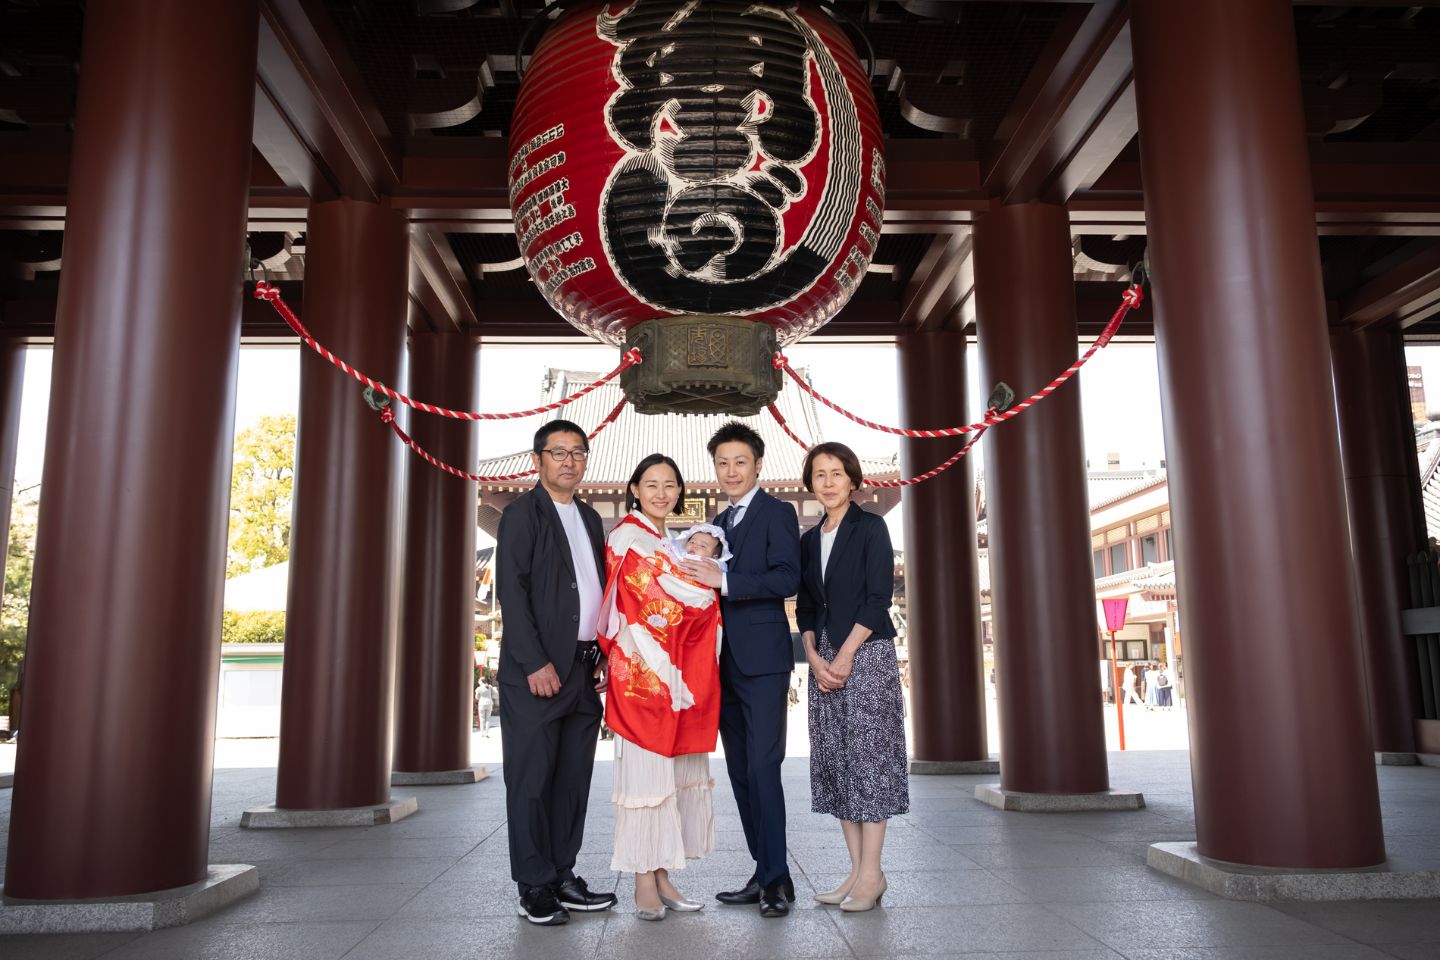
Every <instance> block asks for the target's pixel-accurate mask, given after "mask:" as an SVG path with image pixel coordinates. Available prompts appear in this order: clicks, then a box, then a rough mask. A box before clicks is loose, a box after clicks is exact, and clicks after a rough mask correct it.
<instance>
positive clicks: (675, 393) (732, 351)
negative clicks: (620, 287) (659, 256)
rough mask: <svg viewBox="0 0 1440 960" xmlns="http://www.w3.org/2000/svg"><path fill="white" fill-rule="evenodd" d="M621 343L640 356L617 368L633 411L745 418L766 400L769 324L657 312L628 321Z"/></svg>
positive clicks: (770, 386)
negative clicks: (624, 367) (639, 360)
mask: <svg viewBox="0 0 1440 960" xmlns="http://www.w3.org/2000/svg"><path fill="white" fill-rule="evenodd" d="M625 347H626V349H630V348H637V349H639V351H640V353H641V355H642V356H643V357H644V358H645V360H644V362H643V363H642V364H640V365H639V366H638V367H631V368H630V369H628V370H626V371H625V372H624V373H623V374H621V375H620V384H621V386H622V387H624V389H625V397H626V399H628V400H629V401H630V403H631V405H632V406H634V407H635V409H636V410H638V411H639V412H640V413H697V414H698V413H729V414H734V415H735V416H740V417H748V416H751V415H753V414H756V413H759V412H760V411H761V410H762V409H763V408H764V407H765V406H766V405H767V404H770V403H774V402H775V398H776V396H778V395H779V393H780V387H781V379H780V378H781V373H780V371H779V370H777V369H775V363H774V360H773V358H774V356H775V353H776V351H777V350H778V347H777V346H776V342H775V329H774V328H773V327H771V326H768V325H767V324H764V323H756V322H754V321H751V320H746V319H743V318H740V317H660V318H657V319H654V320H646V321H645V322H644V323H641V324H637V325H636V326H634V327H631V328H630V330H629V331H628V333H627V335H626V337H625Z"/></svg>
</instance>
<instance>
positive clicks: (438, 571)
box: [395, 333, 479, 772]
mask: <svg viewBox="0 0 1440 960" xmlns="http://www.w3.org/2000/svg"><path fill="white" fill-rule="evenodd" d="M478 366H479V344H478V343H477V341H476V340H475V338H474V337H470V336H465V335H464V334H458V333H451V334H440V333H427V334H416V335H415V336H412V337H411V338H410V385H411V389H412V392H413V393H414V394H415V396H417V397H420V398H423V399H425V400H429V401H430V402H432V403H436V404H440V405H442V406H446V407H452V408H456V409H460V410H474V409H476V407H477V406H478V405H479V391H478V389H477V387H478V386H479V378H478V376H477V372H478V371H477V368H478ZM410 434H411V436H413V437H414V438H415V440H416V441H417V442H418V443H419V444H420V445H421V446H423V447H424V448H425V449H426V450H429V451H430V452H431V453H433V454H435V456H437V457H439V458H440V459H441V460H444V461H446V462H447V463H453V464H455V465H457V466H460V467H461V468H462V469H467V470H473V469H474V467H473V464H474V463H475V458H476V438H475V424H474V423H471V422H469V421H464V420H447V419H445V418H443V417H432V416H425V415H424V414H417V413H412V414H411V415H410ZM409 474H410V476H409V482H408V484H407V492H406V504H405V568H404V571H403V573H402V574H401V577H402V580H403V593H402V597H403V602H402V611H403V612H402V614H401V623H400V656H399V662H398V663H399V665H398V670H399V673H398V677H397V682H396V688H395V689H396V694H395V695H396V702H395V769H396V770H406V771H417V772H441V771H450V770H462V769H465V768H467V767H469V766H470V727H471V717H472V715H473V712H472V711H473V702H474V699H475V685H474V670H475V657H474V650H475V513H476V510H477V509H478V504H479V491H478V490H477V485H476V483H475V482H474V481H473V480H461V479H460V478H459V477H454V476H451V475H450V474H448V473H445V472H444V471H443V470H437V469H436V468H435V467H432V466H430V464H428V463H425V462H424V461H423V460H420V459H419V458H411V460H410V463H409Z"/></svg>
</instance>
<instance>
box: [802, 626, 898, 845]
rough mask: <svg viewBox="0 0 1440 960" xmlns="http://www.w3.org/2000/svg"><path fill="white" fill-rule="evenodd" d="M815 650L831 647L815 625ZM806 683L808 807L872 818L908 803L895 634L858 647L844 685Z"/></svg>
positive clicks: (828, 653) (829, 651) (826, 652)
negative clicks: (825, 686) (832, 687)
mask: <svg viewBox="0 0 1440 960" xmlns="http://www.w3.org/2000/svg"><path fill="white" fill-rule="evenodd" d="M816 646H817V649H818V650H819V653H820V656H822V657H824V658H825V659H826V660H831V659H833V658H834V656H835V649H834V648H833V647H832V646H831V645H830V638H829V636H828V635H827V634H826V633H824V632H821V634H820V639H819V641H818V643H817V644H816ZM807 686H808V687H809V688H810V690H809V697H810V808H811V809H812V810H814V811H815V812H816V813H828V814H830V815H831V816H833V817H838V818H839V819H841V820H851V821H864V822H869V823H878V822H880V821H882V820H888V819H889V818H890V817H894V816H898V815H899V814H902V813H906V812H908V811H909V809H910V771H909V757H908V755H907V754H906V750H905V697H904V693H903V692H902V691H901V689H900V664H899V661H898V660H897V658H896V656H895V641H893V640H888V639H883V638H882V639H875V640H870V641H868V642H866V643H864V644H862V645H861V646H860V650H859V652H857V653H856V654H855V663H854V666H853V667H852V668H851V670H850V677H849V679H848V680H846V682H845V686H844V687H843V688H841V689H839V690H833V691H831V692H829V693H827V692H825V691H822V690H821V689H820V685H819V684H818V683H816V681H815V678H814V677H811V678H810V682H809V683H808V684H807Z"/></svg>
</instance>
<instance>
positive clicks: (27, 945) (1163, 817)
mask: <svg viewBox="0 0 1440 960" xmlns="http://www.w3.org/2000/svg"><path fill="white" fill-rule="evenodd" d="M807 763H808V761H807V760H806V759H805V758H803V757H800V758H795V759H792V760H791V761H789V763H788V764H787V766H786V770H785V775H786V791H787V797H788V799H789V804H790V809H791V817H790V824H789V838H790V855H791V866H792V870H793V872H794V875H795V880H796V887H797V893H798V894H799V902H798V903H797V904H796V906H797V907H798V909H797V910H796V911H795V912H794V913H793V914H792V915H791V916H790V917H789V918H788V919H785V920H761V919H760V917H759V916H758V915H757V914H756V912H755V911H754V909H753V908H723V907H720V906H719V905H717V904H714V903H713V902H712V903H710V904H709V905H708V906H707V907H706V908H705V910H704V911H703V912H702V913H699V914H693V915H683V916H677V915H672V916H671V917H669V918H667V919H666V920H665V921H664V922H663V923H658V924H655V923H642V922H640V921H637V920H636V919H635V918H634V917H633V916H631V915H630V888H629V882H628V880H626V879H621V878H617V877H616V876H615V875H614V874H612V873H610V872H609V871H608V869H607V867H608V864H609V844H610V836H611V831H612V825H613V821H612V815H611V811H610V806H609V803H608V802H607V798H608V790H609V782H610V767H609V764H608V763H602V764H599V765H598V766H597V768H596V776H595V787H594V792H593V794H592V798H591V807H590V817H589V827H588V833H587V837H586V845H585V850H584V852H583V854H582V856H581V862H580V864H579V872H580V873H581V874H582V875H584V876H585V877H586V878H587V879H588V880H589V881H590V883H591V885H592V887H595V888H603V889H617V886H618V892H619V893H620V898H621V906H620V907H619V908H617V911H616V912H614V913H612V914H601V915H595V916H576V917H575V918H574V919H573V920H572V921H571V923H570V924H569V926H566V927H560V928H554V929H536V928H532V927H530V926H529V925H528V924H525V923H523V922H522V921H520V920H519V919H518V918H517V917H516V916H515V915H514V892H513V891H514V887H513V886H512V885H511V883H510V880H509V864H508V860H507V856H506V838H505V821H504V806H503V792H504V785H503V783H502V781H501V778H500V777H499V776H493V777H491V779H489V780H486V781H483V782H481V783H478V784H474V785H464V786H445V787H417V788H406V789H405V792H411V791H413V792H414V793H415V794H416V795H417V796H418V797H419V798H420V811H419V813H417V814H415V815H414V816H412V817H410V818H408V819H406V820H403V821H401V822H399V823H395V824H390V825H387V826H378V827H368V828H349V829H332V830H313V831H293V832H292V831H265V832H261V833H253V832H249V831H245V832H242V831H241V830H240V829H239V818H240V813H241V811H243V810H244V809H246V808H247V807H252V806H256V805H258V804H262V803H266V802H269V801H271V800H273V798H274V779H275V772H274V770H272V769H239V770H218V771H216V775H215V802H214V832H213V837H212V843H211V860H212V861H213V862H217V863H220V862H227V863H228V862H237V861H238V862H246V863H253V864H256V865H257V866H258V867H259V868H260V874H261V888H260V892H259V893H257V894H256V895H254V896H253V897H250V898H249V899H247V900H245V901H242V902H240V903H238V904H236V905H234V906H232V907H230V908H228V909H226V910H224V911H222V912H221V913H218V914H216V915H214V916H212V917H209V918H207V919H206V920H204V921H201V922H199V923H196V924H194V925H192V926H188V927H183V928H177V929H172V930H164V931H159V932H156V933H151V934H147V935H144V936H137V935H134V934H118V935H85V936H55V937H30V936H14V937H0V957H4V958H5V960H29V958H41V957H43V958H54V960H88V958H92V957H105V958H107V960H129V958H145V960H170V958H175V960H181V958H183V960H193V958H204V960H229V958H236V960H268V958H306V960H310V958H314V960H330V958H340V957H344V958H346V960H380V958H412V957H425V958H434V960H448V958H490V957H527V958H536V960H542V958H551V957H554V958H564V960H572V958H597V960H620V958H626V960H647V958H657V960H659V958H664V960H677V958H684V951H686V950H694V951H696V953H695V955H694V960H731V958H734V960H740V958H745V960H761V958H769V957H774V958H786V960H798V958H807V957H883V956H895V955H901V954H924V955H928V956H965V957H968V958H971V960H976V958H980V957H989V958H999V957H1004V958H1007V960H1024V958H1036V960H1038V958H1051V960H1059V958H1067V960H1068V958H1074V960H1100V958H1112V960H1113V958H1117V957H1128V958H1134V960H1290V958H1296V960H1299V958H1305V960H1312V958H1313V960H1360V958H1378V957H1404V958H1410V960H1418V958H1440V901H1419V902H1369V903H1347V904H1328V903H1322V904H1293V905H1281V906H1278V907H1270V906H1262V905H1259V904H1254V903H1233V902H1228V901H1224V900H1219V899H1216V898H1214V897H1212V896H1210V895H1208V894H1205V893H1203V892H1201V891H1199V890H1197V889H1194V888H1192V887H1189V886H1187V885H1185V884H1182V883H1180V882H1178V881H1175V880H1171V879H1169V878H1168V877H1164V876H1162V875H1160V874H1157V873H1155V872H1153V871H1151V870H1149V869H1147V868H1146V867H1145V865H1144V858H1145V850H1146V846H1147V844H1149V843H1151V842H1153V841H1158V840H1185V839H1192V838H1193V837H1194V817H1193V811H1192V808H1191V802H1190V773H1189V767H1188V758H1187V755H1186V754H1185V753H1182V752H1135V753H1126V754H1111V770H1112V777H1113V780H1114V782H1115V784H1116V785H1117V786H1125V787H1131V788H1138V789H1141V790H1143V791H1144V792H1145V800H1146V809H1144V810H1141V811H1138V812H1130V813H1079V814H1023V813H1002V812H1000V811H998V810H994V809H991V808H990V807H986V806H984V805H982V804H980V803H978V802H977V801H975V800H974V799H973V798H972V797H971V794H972V792H973V790H974V787H975V784H977V783H980V782H985V781H986V780H993V779H994V777H993V775H990V776H988V777H986V776H977V777H916V778H914V779H912V781H911V796H912V809H911V813H910V814H909V815H908V816H905V817H902V818H899V819H897V820H896V821H894V822H893V824H892V827H891V831H890V836H889V841H888V843H887V847H886V873H887V875H888V878H889V881H890V891H889V893H888V894H887V895H886V898H885V902H884V905H883V906H882V907H881V908H879V909H877V910H875V911H874V912H872V913H868V914H856V915H844V914H841V913H839V912H838V911H837V910H835V909H834V908H825V907H819V906H817V905H815V904H814V903H813V902H811V900H810V895H811V894H812V893H813V892H814V891H815V890H817V889H827V888H829V887H830V886H831V885H833V884H834V883H835V882H837V881H838V880H839V879H840V878H841V877H842V876H843V874H844V873H845V869H846V865H847V861H846V855H845V851H844V845H843V843H842V842H841V839H840V834H839V830H838V828H837V827H836V826H835V824H834V822H833V821H831V820H829V819H828V818H825V817H819V816H815V815H813V814H810V813H809V812H808V808H809V801H808V797H809V786H808V767H807ZM496 772H497V773H498V771H496ZM714 773H715V774H716V777H717V789H716V809H717V813H718V820H719V822H718V827H719V850H718V851H717V852H716V853H715V855H714V856H712V857H710V858H708V859H706V860H703V861H700V862H698V863H696V864H694V865H693V866H692V867H691V868H690V869H688V870H686V871H685V872H684V873H683V874H677V875H676V879H677V881H678V882H679V884H680V886H681V888H682V889H683V890H684V891H685V893H686V894H687V895H689V896H691V897H694V898H696V899H702V900H707V901H709V900H711V898H712V897H713V896H714V893H715V892H716V891H717V890H720V889H722V888H725V887H727V886H729V885H733V884H735V883H737V882H739V881H743V880H744V879H745V877H746V876H748V875H749V873H750V870H751V863H750V860H749V858H748V856H747V855H746V854H745V853H744V852H743V851H744V838H743V836H742V835H741V833H740V824H739V820H738V819H737V817H736V816H735V813H734V805H733V801H732V799H731V796H730V791H729V787H728V784H727V783H726V782H725V777H724V771H723V761H717V762H716V763H715V764H714ZM1380 780H1381V789H1382V797H1383V802H1384V810H1385V816H1386V828H1387V837H1388V843H1389V847H1390V850H1391V853H1392V854H1394V855H1397V856H1398V857H1400V858H1403V859H1405V860H1406V861H1409V862H1418V861H1440V770H1436V769H1430V768H1425V767H1386V768H1382V769H1381V770H1380ZM397 792H398V791H397ZM9 811H10V793H9V791H4V792H0V829H3V833H0V843H3V842H4V839H5V837H6V836H8V832H9V830H8V828H9Z"/></svg>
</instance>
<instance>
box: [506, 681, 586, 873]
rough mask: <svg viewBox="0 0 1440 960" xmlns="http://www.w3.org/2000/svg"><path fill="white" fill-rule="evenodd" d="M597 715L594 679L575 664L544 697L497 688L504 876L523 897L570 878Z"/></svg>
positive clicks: (519, 689)
mask: <svg viewBox="0 0 1440 960" xmlns="http://www.w3.org/2000/svg"><path fill="white" fill-rule="evenodd" d="M603 713H604V710H603V708H602V706H601V703H600V695H599V694H598V693H596V692H595V679H594V678H593V677H592V676H591V671H590V670H588V669H587V668H586V667H585V665H584V664H580V663H577V664H575V665H574V666H573V667H572V668H571V670H570V676H568V677H567V678H566V679H565V682H564V684H562V685H561V687H560V692H559V693H557V694H556V695H555V696H553V697H551V698H549V699H545V698H542V697H537V696H535V695H533V694H532V693H531V692H530V690H529V688H528V687H516V686H513V685H507V686H505V687H504V688H503V689H502V691H501V694H500V745H501V749H502V750H503V751H504V757H505V759H504V764H503V768H502V769H503V770H504V772H505V814H506V817H507V818H508V820H509V823H508V825H507V826H508V827H509V832H510V876H511V879H513V880H514V881H515V882H516V884H518V885H519V888H520V893H521V894H522V895H523V894H524V893H525V892H526V891H527V890H528V889H530V888H531V887H539V886H545V885H547V884H552V883H563V882H564V881H566V880H568V879H570V878H571V877H572V876H574V873H573V871H574V868H575V858H576V857H577V856H578V855H579V853H580V842H581V840H582V839H583V838H584V835H585V808H586V805H587V803H588V801H589V799H590V776H591V774H592V773H593V772H594V770H595V740H596V735H597V734H598V733H599V731H600V717H601V715H602V714H603Z"/></svg>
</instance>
